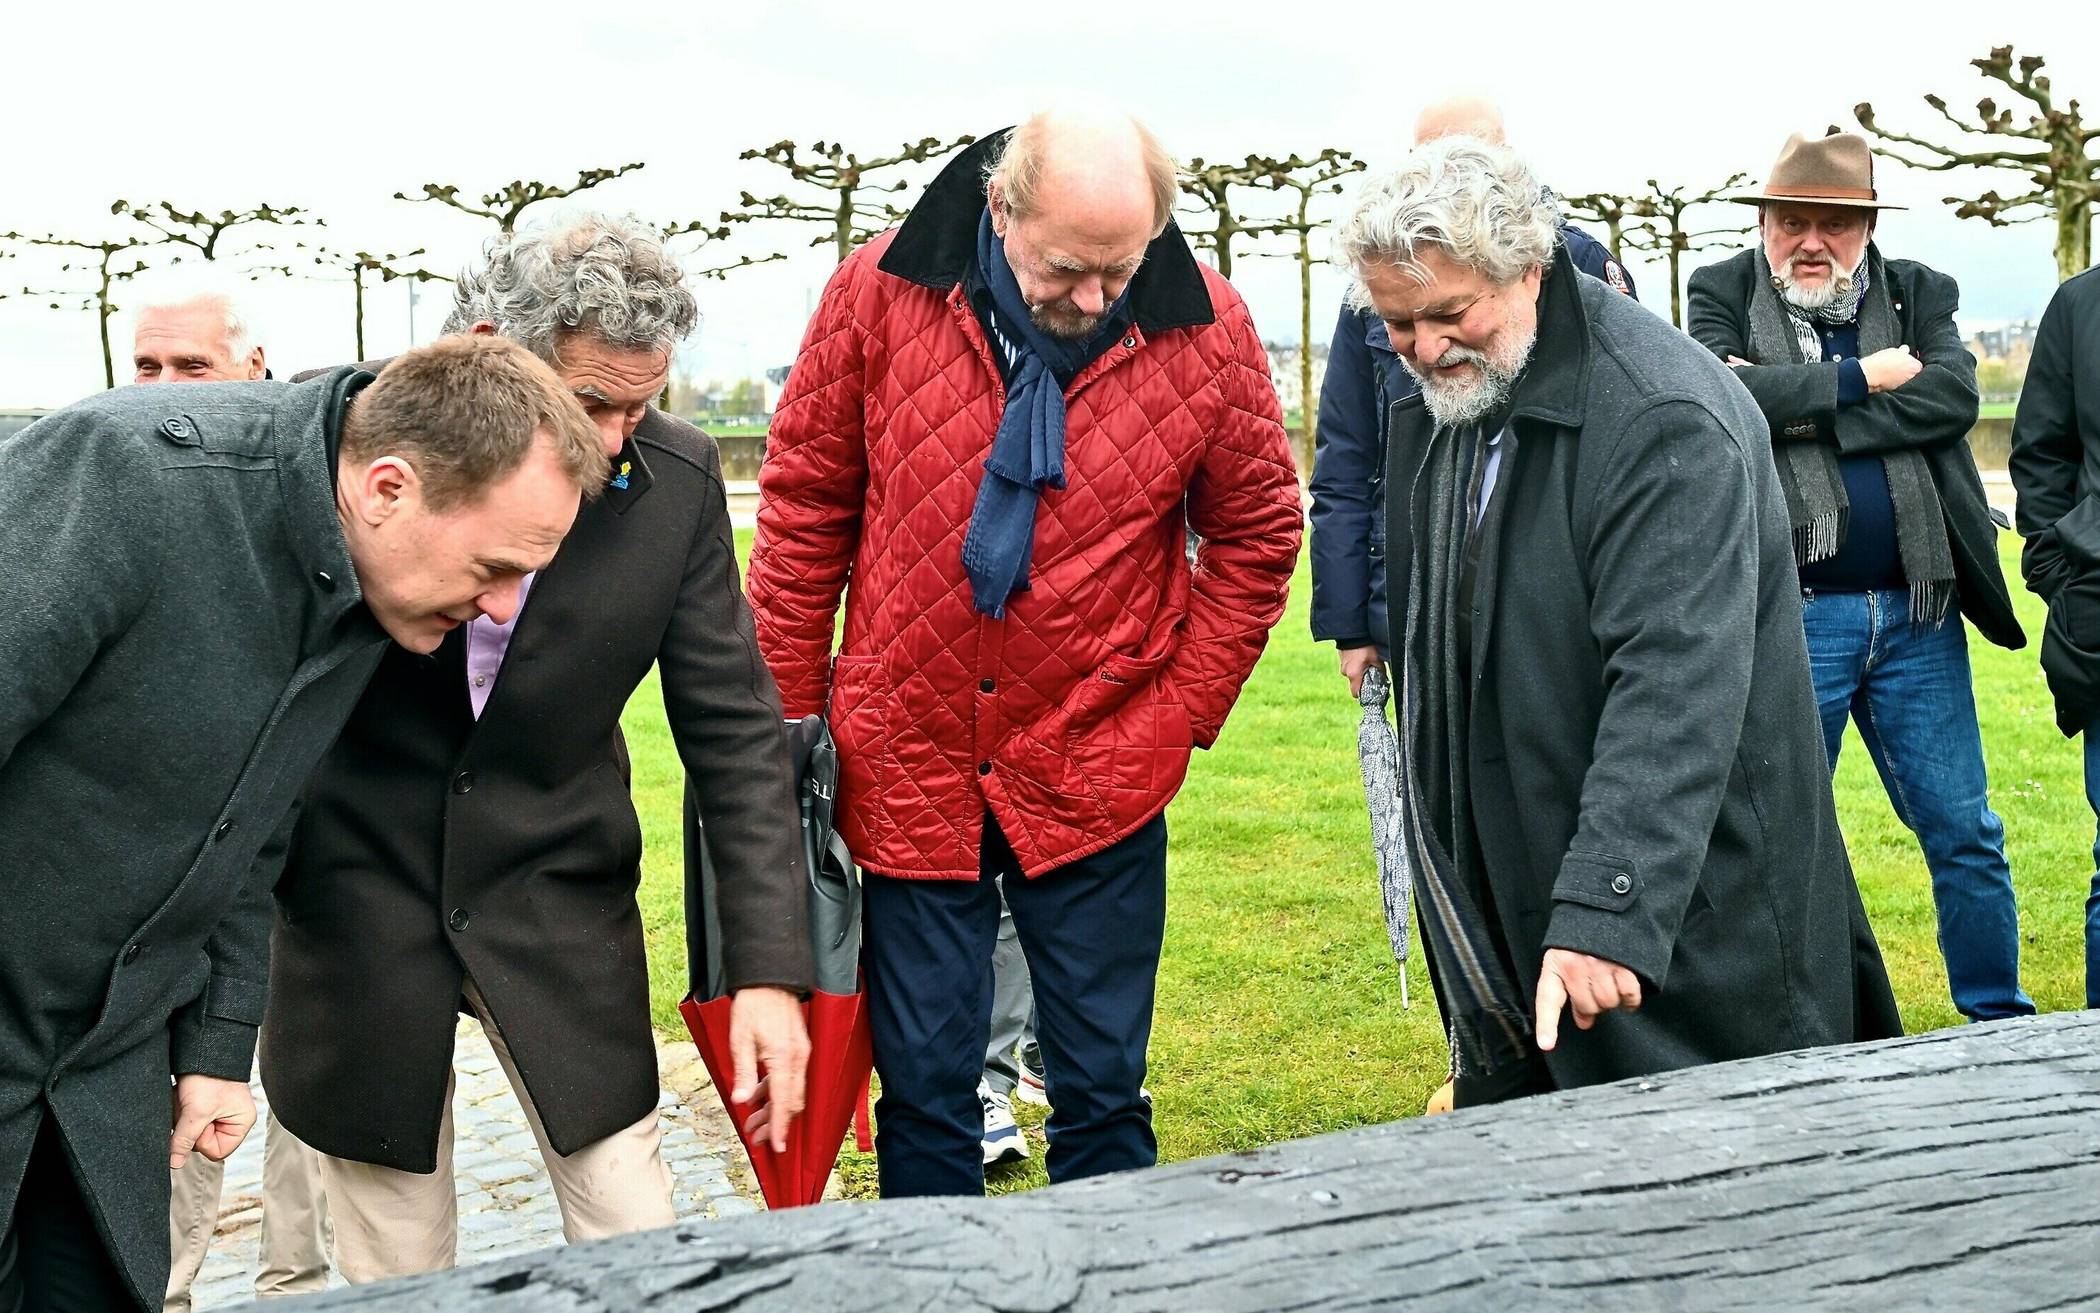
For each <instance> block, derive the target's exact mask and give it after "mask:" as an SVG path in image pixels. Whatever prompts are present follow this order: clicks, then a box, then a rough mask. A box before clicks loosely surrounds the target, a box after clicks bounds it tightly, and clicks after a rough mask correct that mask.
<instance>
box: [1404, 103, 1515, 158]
mask: <svg viewBox="0 0 2100 1313" xmlns="http://www.w3.org/2000/svg"><path fill="white" fill-rule="evenodd" d="M1439 137H1472V138H1474V139H1475V140H1478V141H1484V142H1486V143H1488V144H1489V145H1490V146H1501V145H1504V144H1506V143H1505V139H1504V137H1503V133H1502V107H1501V106H1499V105H1497V104H1496V103H1495V102H1494V101H1492V100H1489V99H1488V98H1487V97H1485V96H1474V95H1464V96H1446V97H1445V98H1444V99H1442V100H1438V101H1434V102H1432V103H1431V104H1430V105H1429V106H1428V108H1426V109H1424V110H1423V111H1422V116H1421V117H1420V118H1418V119H1416V120H1415V145H1417V146H1420V145H1423V144H1425V143H1427V142H1432V141H1435V140H1436V139H1437V138H1439Z"/></svg>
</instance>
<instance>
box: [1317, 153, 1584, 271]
mask: <svg viewBox="0 0 2100 1313" xmlns="http://www.w3.org/2000/svg"><path fill="white" fill-rule="evenodd" d="M1559 240H1560V207H1559V206H1558V205H1557V204H1556V203H1555V202H1554V200H1553V198H1552V196H1551V195H1549V194H1548V193H1547V192H1546V190H1545V188H1544V187H1542V186H1541V185H1540V184H1539V180H1538V177H1537V175H1536V174H1534V173H1532V171H1531V168H1530V166H1529V165H1527V164H1525V163H1524V161H1523V160H1522V159H1521V158H1519V157H1518V155H1517V153H1516V152H1515V151H1513V150H1510V149H1509V148H1508V147H1506V146H1491V145H1489V144H1487V143H1486V142H1483V141H1479V140H1476V139H1474V138H1472V137H1441V138H1438V139H1437V140H1435V141H1432V142H1428V143H1425V144H1424V145H1422V146H1420V147H1417V148H1416V149H1415V151H1414V152H1413V153H1412V154H1410V155H1409V156H1408V157H1407V160H1406V162H1404V163H1403V164H1401V166H1400V167H1399V168H1398V169H1396V170H1394V171H1393V172H1391V173H1388V174H1383V175H1374V176H1373V177H1372V178H1371V179H1370V180H1369V181H1367V182H1366V183H1365V184H1364V186H1363V190H1362V191H1360V192H1359V193H1357V198H1356V205H1355V208H1354V209H1352V210H1351V211H1350V213H1349V217H1348V218H1346V219H1344V220H1343V221H1342V224H1341V226H1340V227H1339V228H1337V229H1336V230H1335V235H1334V241H1335V249H1336V251H1337V252H1338V254H1339V256H1340V259H1341V261H1342V262H1343V263H1344V264H1345V266H1346V267H1348V268H1349V269H1351V270H1352V271H1353V272H1354V273H1355V274H1356V275H1357V278H1358V285H1357V287H1356V288H1355V289H1354V291H1353V292H1352V296H1351V303H1352V304H1355V305H1362V304H1364V291H1363V287H1362V282H1361V279H1362V276H1363V274H1364V272H1365V271H1366V270H1368V269H1373V268H1378V267H1381V266H1383V267H1390V268H1397V269H1401V270H1405V271H1406V272H1408V273H1409V274H1411V275H1413V276H1414V277H1417V278H1420V277H1423V276H1424V275H1423V270H1422V265H1421V257H1422V255H1423V252H1424V248H1425V247H1427V248H1434V249H1435V250H1437V251H1439V252H1440V253H1442V254H1443V256H1444V257H1445V258H1447V259H1449V260H1451V261H1453V262H1455V263H1457V264H1461V265H1464V266H1466V267H1467V268H1469V269H1473V270H1476V271H1478V272H1480V273H1482V274H1485V275H1486V276H1487V277H1488V278H1490V279H1492V280H1493V281H1494V282H1495V283H1496V284H1497V285H1501V286H1506V285H1507V284H1509V283H1513V282H1515V281H1516V280H1517V279H1519V278H1522V277H1523V276H1524V275H1525V274H1526V273H1528V272H1530V271H1531V270H1533V269H1535V268H1538V267H1539V266H1541V265H1543V264H1545V263H1546V262H1547V261H1549V260H1551V259H1552V258H1553V247H1554V244H1555V243H1556V242H1558V241H1559Z"/></svg>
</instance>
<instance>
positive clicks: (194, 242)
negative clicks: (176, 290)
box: [109, 201, 321, 260]
mask: <svg viewBox="0 0 2100 1313" xmlns="http://www.w3.org/2000/svg"><path fill="white" fill-rule="evenodd" d="M109 212H110V213H111V214H115V215H119V216H122V217H124V218H128V219H130V220H131V221H132V222H133V223H136V224H138V225H139V226H141V227H143V228H145V229H146V230H147V231H148V232H151V233H153V234H154V236H153V237H152V238H149V239H148V240H149V241H150V242H151V243H152V244H153V245H155V246H187V247H189V248H190V249H191V250H193V251H195V252H196V253H197V254H198V255H200V256H202V257H203V258H204V259H206V260H216V259H218V258H219V256H220V254H221V252H220V250H219V242H220V239H221V238H223V237H225V235H226V234H227V233H228V232H230V231H231V230H233V229H235V228H241V227H246V226H249V225H252V224H272V225H279V226H286V227H304V226H306V225H308V224H312V225H315V226H321V220H319V219H316V218H313V217H311V216H310V215H309V214H308V213H307V212H306V211H305V210H302V209H300V208H299V207H298V206H296V205H258V206H256V207H255V208H254V209H252V210H221V211H219V212H218V213H217V214H209V213H206V212H205V211H203V210H180V209H177V208H176V207H175V205H174V203H173V202H170V201H154V202H151V203H150V204H141V203H139V202H137V201H118V202H116V203H115V204H113V205H111V206H110V207H109ZM263 249H265V250H267V249H269V248H267V247H264V248H263Z"/></svg>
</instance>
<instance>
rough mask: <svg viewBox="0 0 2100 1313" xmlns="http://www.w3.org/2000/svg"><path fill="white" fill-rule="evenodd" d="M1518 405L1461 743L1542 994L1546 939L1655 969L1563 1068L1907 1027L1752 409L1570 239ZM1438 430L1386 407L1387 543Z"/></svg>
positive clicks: (1598, 1077) (1523, 979)
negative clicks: (1844, 832)
mask: <svg viewBox="0 0 2100 1313" xmlns="http://www.w3.org/2000/svg"><path fill="white" fill-rule="evenodd" d="M1510 425H1511V431H1512V432H1513V433H1514V434H1515V436H1516V439H1517V445H1516V449H1515V452H1514V454H1513V455H1512V456H1509V457H1505V459H1504V461H1503V463H1502V468H1501V471H1500V474H1499V476H1498V477H1499V482H1498V485H1497V488H1496V492H1495V496H1496V499H1497V500H1498V501H1501V502H1502V507H1501V510H1500V512H1499V514H1498V515H1497V516H1495V517H1493V518H1491V519H1490V520H1489V521H1488V522H1487V523H1488V525H1489V528H1490V531H1491V537H1490V538H1489V539H1488V540H1486V541H1483V543H1482V544H1481V553H1480V561H1479V565H1478V573H1477V576H1476V583H1475V592H1474V607H1475V610H1474V612H1473V614H1474V617H1475V618H1474V620H1473V644H1472V655H1473V664H1472V671H1471V681H1472V682H1471V690H1472V696H1471V700H1470V705H1471V714H1470V720H1469V723H1468V738H1467V758H1468V761H1469V763H1470V768H1471V780H1472V812H1473V818H1474V824H1475V828H1476V830H1477V832H1478V834H1479V838H1480V851H1481V854H1482V857H1483V860H1484V864H1485V868H1486V880H1487V883H1488V886H1489V891H1490V892H1491V893H1492V895H1493V904H1494V908H1495V915H1496V916H1497V918H1498V921H1499V924H1498V926H1497V929H1498V930H1499V933H1500V935H1501V938H1502V940H1503V942H1504V943H1506V944H1507V945H1508V948H1509V951H1510V955H1511V958H1512V961H1511V962H1510V963H1509V967H1510V969H1511V974H1512V979H1513V982H1514V984H1515V985H1516V986H1517V988H1518V989H1519V990H1520V991H1521V993H1522V997H1523V999H1524V1002H1525V1005H1526V1007H1527V1010H1528V1008H1529V1005H1530V1002H1531V999H1532V997H1533V995H1534V993H1535V991H1536V989H1537V985H1538V971H1539V963H1540V961H1541V959H1542V958H1543V957H1544V954H1545V950H1546V949H1547V948H1549V947H1558V948H1567V949H1574V950H1577V951H1580V952H1584V953H1590V954H1594V955H1595V956H1597V957H1601V958H1607V959H1609V960H1611V961H1614V962H1618V963H1620V964H1622V965H1624V966H1627V967H1629V968H1631V969H1632V970H1633V971H1634V972H1635V973H1637V974H1638V975H1639V976H1640V977H1641V979H1642V980H1643V981H1644V982H1645V983H1646V986H1647V988H1646V990H1645V991H1644V994H1645V1000H1644V1004H1643V1006H1642V1008H1641V1009H1640V1011H1638V1012H1614V1013H1611V1014H1609V1015H1607V1016H1605V1017H1604V1018H1602V1019H1600V1020H1599V1021H1598V1023H1597V1025H1596V1026H1595V1028H1593V1029H1591V1030H1589V1031H1579V1030H1576V1029H1575V1028H1574V1026H1573V1025H1572V1024H1567V1025H1564V1027H1563V1029H1562V1030H1561V1041H1560V1045H1559V1047H1558V1048H1557V1049H1556V1050H1555V1051H1554V1052H1553V1053H1551V1054H1548V1055H1547V1061H1548V1064H1549V1065H1550V1067H1551V1069H1552V1072H1553V1076H1554V1079H1555V1081H1556V1082H1557V1083H1558V1084H1559V1085H1561V1086H1563V1087H1568V1086H1577V1085H1587V1084H1593V1083H1596V1082H1601V1081H1609V1080H1616V1079H1619V1078H1621V1077H1626V1076H1633V1075H1639V1074H1643V1073H1647V1072H1654V1071H1662V1070H1667V1069H1669V1068H1673V1067H1686V1066H1691V1065H1694V1064H1697V1063H1706V1062H1719V1061H1725V1060H1727V1059H1730V1058H1741V1057H1749V1056H1751V1055H1754V1054H1761V1053H1771V1052H1776V1051H1779V1050H1784V1049H1792V1048H1800V1047H1804V1046H1807V1045H1815V1044H1832V1043H1843V1042H1847V1041H1851V1040H1858V1039H1873V1038H1878V1037H1881V1036H1886V1035H1892V1034H1897V1033H1900V1022H1899V1020H1898V1018H1897V1015H1896V1006H1895V1000H1894V998H1893V997H1892V996H1891V994H1890V992H1889V986H1888V978H1887V975H1886V973H1885V972H1884V970H1883V969H1882V964H1881V954H1880V951H1879V949H1878V948H1877V947H1876V946H1875V943H1874V938H1873V932H1872V931H1871V930H1870V929H1869V928H1868V926H1867V921H1866V914H1865V912H1864V910H1863V909H1862V908H1861V905H1860V901H1859V892H1858V889H1857V888H1856V887H1855V886H1854V884H1853V880H1852V868H1851V866H1850V864H1849V863H1848V862H1847V860H1846V857H1845V845H1844V839H1843V837H1842V836H1841V835H1840V834H1839V833H1838V826H1837V816H1836V813H1835V811H1834V809H1833V805H1832V802H1831V792H1830V776H1829V770H1828V767H1827V766H1826V764H1825V761H1824V754H1823V738H1822V731H1821V729H1820V728H1819V726H1818V723H1817V720H1816V713H1815V700H1814V697H1813V694H1812V692H1811V689H1810V684H1809V675H1808V650H1807V643H1806V640H1805V639H1804V638H1803V635H1802V628H1801V598H1800V590H1799V585H1798V583H1797V580H1796V576H1795V571H1794V558H1793V548H1792V543H1791V539H1790V535H1789V533H1788V527H1787V512H1786V506H1785V504H1784V501H1783V499H1782V497H1781V494H1780V491H1779V479H1778V475H1777V473H1776V472H1775V471H1774V469H1773V464H1772V452H1771V443H1770V441H1769V439H1767V437H1766V436H1765V421H1764V417H1763V416H1762V415H1761V414H1759V412H1758V409H1757V405H1756V403H1755V402H1753V401H1752V400H1751V399H1750V395H1749V394H1748V393H1747V392H1745V391H1744V390H1743V387H1742V385H1741V384H1740V383H1738V382H1737V381H1736V380H1735V379H1734V378H1733V377H1732V376H1731V375H1730V373H1729V371H1728V370H1727V368H1726V367H1724V366H1723V365H1722V364H1721V363H1720V362H1719V361H1717V360H1716V359H1714V357H1713V356H1712V355H1711V354H1709V353H1708V352H1707V351H1705V350H1704V349H1703V348H1701V347H1700V346H1699V345H1698V344H1697V343H1696V342H1693V341H1692V340H1691V339H1690V338H1688V337H1686V336H1684V335H1683V334H1681V333H1679V332H1677V331H1676V330H1675V329H1673V328H1671V327H1670V325H1669V324H1667V323H1665V322H1663V321H1662V320H1660V319H1658V318H1656V317H1655V316H1654V315H1653V314H1651V313H1650V312H1648V311H1647V310H1644V309H1642V308H1641V307H1640V306H1639V305H1636V304H1635V303H1634V302H1632V301H1630V300H1628V299H1627V298H1625V297H1623V296H1621V295H1619V294H1618V293H1616V292H1614V291H1612V290H1611V289H1610V288H1609V287H1606V286H1605V285H1604V284H1602V283H1600V282H1597V281H1596V280H1594V279H1588V278H1578V277H1576V276H1575V271H1574V267H1573V266H1572V265H1571V264H1569V262H1568V259H1567V256H1566V254H1565V253H1564V252H1563V253H1562V254H1560V255H1559V256H1557V257H1556V259H1555V261H1554V264H1553V265H1552V266H1551V268H1550V269H1549V270H1548V273H1547V277H1546V279H1545V281H1544V283H1543V284H1542V287H1541V290H1540V293H1539V325H1538V344H1537V346H1536V347H1535V348H1534V351H1533V355H1532V360H1531V364H1530V366H1529V368H1528V369H1527V370H1526V372H1525V374H1524V377H1523V378H1522V380H1521V381H1520V382H1519V383H1518V385H1517V390H1516V394H1515V398H1514V410H1513V418H1512V419H1511V421H1510ZM1429 431H1430V423H1429V418H1428V414H1427V412H1426V410H1425V409H1424V408H1423V404H1422V401H1421V398H1420V397H1419V396H1417V397H1410V398H1407V399H1404V400H1402V401H1399V402H1396V403H1394V407H1393V417H1392V429H1391V433H1392V441H1391V444H1390V448H1389V465H1388V469H1389V477H1388V479H1387V489H1388V493H1387V499H1386V507H1387V514H1388V516H1389V519H1388V523H1387V538H1386V541H1387V543H1388V544H1389V546H1390V548H1391V555H1390V559H1392V560H1393V561H1395V562H1401V561H1405V560H1407V559H1408V556H1409V553H1410V552H1411V550H1412V534H1411V529H1410V523H1409V520H1410V505H1411V490H1412V489H1413V487H1414V483H1415V475H1416V470H1417V467H1418V466H1419V464H1420V460H1421V456H1422V453H1423V451H1424V449H1425V446H1426V442H1427V438H1428V435H1429ZM1394 614H1395V615H1396V616H1399V615H1403V614H1405V609H1404V608H1402V607H1400V606H1398V605H1396V606H1395V607H1394ZM1394 650H1395V651H1396V652H1397V651H1399V650H1400V644H1399V643H1398V642H1396V643H1395V645H1394Z"/></svg>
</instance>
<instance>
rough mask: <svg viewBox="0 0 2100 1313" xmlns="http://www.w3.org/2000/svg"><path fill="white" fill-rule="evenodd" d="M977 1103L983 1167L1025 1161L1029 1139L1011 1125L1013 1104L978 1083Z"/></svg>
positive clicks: (983, 1084)
mask: <svg viewBox="0 0 2100 1313" xmlns="http://www.w3.org/2000/svg"><path fill="white" fill-rule="evenodd" d="M977 1102H978V1103H979V1104H981V1105H982V1106H983V1108H984V1165H985V1166H986V1167H991V1166H993V1165H994V1164H997V1163H1017V1162H1020V1161H1022V1160H1023V1159H1025V1158H1027V1157H1028V1137H1027V1136H1025V1135H1023V1134H1022V1133H1021V1128H1020V1127H1019V1126H1018V1125H1016V1124H1015V1122H1014V1105H1013V1101H1012V1100H1011V1099H1008V1098H1007V1097H1006V1096H1005V1095H1004V1094H997V1093H994V1092H993V1090H992V1087H991V1086H989V1085H987V1084H985V1083H984V1082H982V1081H979V1082H978V1083H977Z"/></svg>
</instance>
